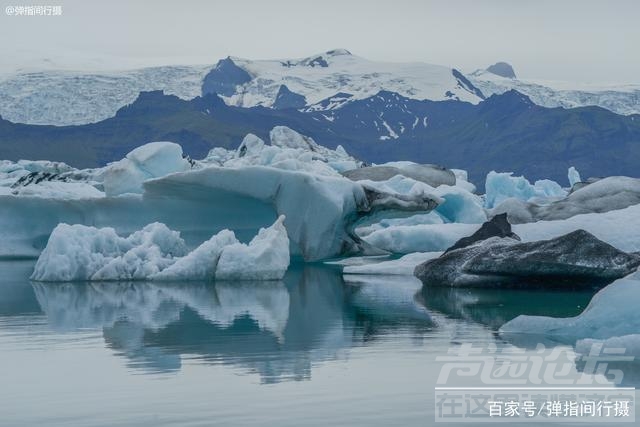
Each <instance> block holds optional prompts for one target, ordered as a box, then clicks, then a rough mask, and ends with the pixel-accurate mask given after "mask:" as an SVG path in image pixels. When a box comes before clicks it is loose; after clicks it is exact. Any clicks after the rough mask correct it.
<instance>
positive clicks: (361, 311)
mask: <svg viewBox="0 0 640 427" xmlns="http://www.w3.org/2000/svg"><path fill="white" fill-rule="evenodd" d="M32 269H33V262H27V261H20V262H17V261H16V262H2V263H0V272H1V274H2V275H1V277H0V425H2V426H5V425H6V426H45V425H46V426H58V425H60V426H61V425H64V426H68V425H71V426H119V425H148V426H166V425H175V426H196V425H197V426H209V425H220V426H254V425H255V426H301V425H313V426H326V425H336V426H391V425H402V426H428V425H433V424H434V413H435V412H434V411H435V410H434V402H435V395H434V387H435V385H436V379H437V378H438V375H439V373H440V370H441V368H442V364H443V362H440V361H436V357H438V356H443V355H446V354H447V351H448V350H449V349H450V348H452V347H456V346H460V345H461V344H463V343H473V344H474V345H478V346H484V347H486V346H489V345H497V346H501V347H505V346H507V347H508V346H511V344H509V343H505V342H502V341H501V340H500V338H498V337H497V334H496V330H497V328H498V327H499V326H500V325H501V324H502V323H504V322H505V321H507V320H509V319H511V318H513V317H515V316H516V315H518V314H522V313H527V314H546V315H554V316H571V315H575V314H577V313H579V312H580V311H581V310H582V309H583V308H584V307H585V305H586V304H587V303H588V301H589V300H590V298H591V296H592V294H593V292H573V293H559V292H556V293H553V292H541V291H537V292H536V291H529V292H527V291H497V290H493V291H484V292H482V291H474V292H472V291H462V290H451V289H434V290H429V291H425V292H420V288H421V285H420V283H419V282H418V281H417V280H415V279H413V278H411V277H379V276H378V277H365V276H359V277H357V276H353V277H350V278H347V279H343V278H342V275H341V274H340V272H339V271H337V270H335V269H333V268H328V267H321V266H305V267H302V266H298V267H295V268H293V269H292V270H291V271H289V272H288V273H287V276H286V277H285V279H284V281H282V282H276V283H217V284H215V285H213V284H204V283H176V284H152V283H77V284H42V283H33V282H30V281H29V280H28V276H29V274H30V273H31V271H32ZM525 351H533V350H525ZM635 366H636V365H633V364H632V365H629V369H630V370H632V369H637V368H635ZM624 369H627V367H624ZM631 378H633V377H632V376H631ZM636 378H637V376H636ZM468 385H478V384H468ZM626 385H629V384H626ZM464 425H470V424H464ZM529 425H531V424H529Z"/></svg>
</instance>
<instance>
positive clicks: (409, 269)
mask: <svg viewBox="0 0 640 427" xmlns="http://www.w3.org/2000/svg"><path fill="white" fill-rule="evenodd" d="M440 255H442V252H415V253H411V254H407V255H405V256H403V257H401V258H398V259H393V260H388V261H380V262H369V263H363V264H360V265H346V266H345V267H344V268H343V269H342V271H343V273H344V274H381V275H390V276H413V270H415V268H416V266H417V265H418V264H422V263H423V262H426V261H428V260H431V259H434V258H437V257H439V256H440Z"/></svg>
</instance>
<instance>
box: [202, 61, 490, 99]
mask: <svg viewBox="0 0 640 427" xmlns="http://www.w3.org/2000/svg"><path fill="white" fill-rule="evenodd" d="M381 90H386V91H389V92H396V93H398V94H400V95H402V96H406V97H409V98H413V99H420V100H423V99H429V100H432V101H444V100H459V101H465V102H470V103H472V104H477V103H478V102H480V101H482V99H484V96H483V95H482V93H481V92H480V91H479V90H477V89H476V88H475V87H473V85H472V84H471V83H470V82H469V81H468V80H467V79H466V77H465V76H464V75H463V74H462V73H460V72H459V71H457V70H455V69H452V68H449V67H444V66H441V65H432V64H425V63H387V62H374V61H369V60H367V59H364V58H360V57H358V56H356V55H353V54H351V53H350V52H349V51H347V50H345V49H335V50H330V51H328V52H325V53H322V54H319V55H313V56H310V57H308V58H303V59H281V60H259V61H254V60H248V59H241V58H233V57H228V58H226V59H222V60H220V61H219V62H218V64H217V65H216V67H215V68H214V69H213V70H211V72H210V73H209V74H207V76H206V77H205V79H204V82H203V86H202V91H203V93H204V94H206V93H217V94H219V95H222V96H223V97H224V98H225V101H226V102H227V103H228V104H230V105H235V106H238V107H254V106H257V105H261V106H265V107H276V108H277V107H278V106H279V105H278V100H280V101H282V98H283V97H286V98H288V99H289V101H293V102H294V104H290V103H289V102H281V104H282V105H281V107H283V108H286V107H289V108H291V107H293V108H296V107H297V108H300V106H301V105H314V104H317V103H319V102H320V101H322V100H326V99H327V98H330V97H333V96H335V95H337V94H348V95H350V97H349V99H350V100H356V99H364V98H367V97H369V96H372V95H375V94H376V93H378V92H380V91H381ZM303 102H304V104H302V103H303ZM315 109H316V110H317V109H320V108H319V107H316V108H315Z"/></svg>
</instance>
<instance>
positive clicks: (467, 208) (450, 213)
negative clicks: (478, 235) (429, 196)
mask: <svg viewBox="0 0 640 427" xmlns="http://www.w3.org/2000/svg"><path fill="white" fill-rule="evenodd" d="M433 195H434V196H437V197H440V198H442V199H444V202H443V203H441V204H440V205H438V207H437V208H436V209H435V210H436V212H438V213H439V214H440V215H442V216H443V217H445V218H446V219H447V220H448V221H450V222H462V223H466V224H480V223H483V222H485V221H486V220H487V214H486V213H485V210H484V208H483V207H482V199H481V198H480V197H479V196H477V195H475V194H473V193H471V192H469V191H468V190H466V189H464V188H463V187H458V186H450V185H441V186H439V187H437V188H435V189H434V191H433Z"/></svg>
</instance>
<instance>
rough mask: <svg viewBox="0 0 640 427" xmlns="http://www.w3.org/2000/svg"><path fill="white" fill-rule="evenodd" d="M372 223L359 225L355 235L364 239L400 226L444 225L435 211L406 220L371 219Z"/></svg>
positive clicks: (441, 218)
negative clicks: (377, 232)
mask: <svg viewBox="0 0 640 427" xmlns="http://www.w3.org/2000/svg"><path fill="white" fill-rule="evenodd" d="M372 220H373V223H367V224H364V223H363V224H361V225H358V227H357V228H356V234H357V235H358V236H360V237H366V236H368V235H369V234H371V233H373V232H374V231H378V230H383V229H385V228H389V227H398V226H401V225H420V224H444V220H443V217H442V215H440V214H439V213H438V212H436V211H431V212H429V213H426V214H416V215H411V216H408V217H406V218H382V219H379V218H375V216H374V218H372Z"/></svg>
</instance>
